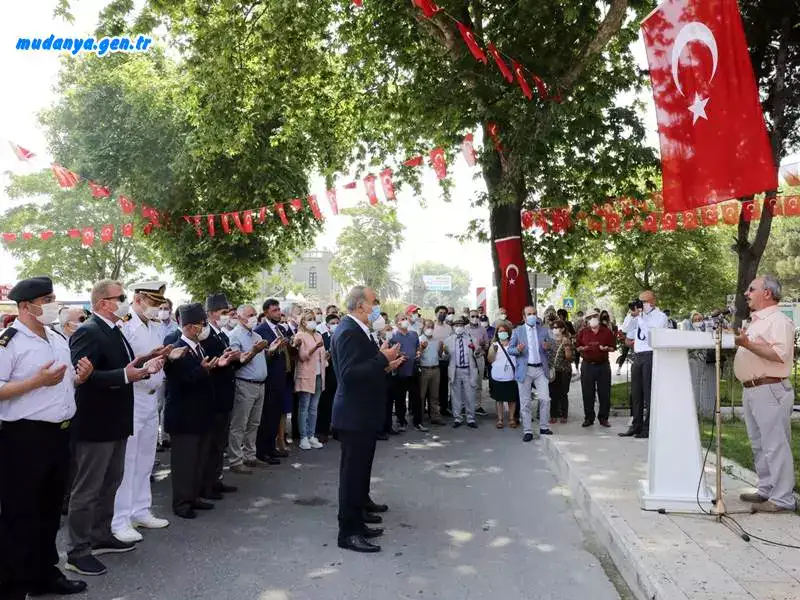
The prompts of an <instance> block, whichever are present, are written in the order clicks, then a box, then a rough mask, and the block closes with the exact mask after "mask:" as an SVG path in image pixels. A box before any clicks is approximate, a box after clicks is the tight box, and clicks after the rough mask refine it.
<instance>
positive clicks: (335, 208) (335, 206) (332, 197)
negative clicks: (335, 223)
mask: <svg viewBox="0 0 800 600" xmlns="http://www.w3.org/2000/svg"><path fill="white" fill-rule="evenodd" d="M325 195H326V196H328V204H330V205H331V212H333V214H334V215H338V214H339V203H338V202H337V201H336V190H326V191H325Z"/></svg>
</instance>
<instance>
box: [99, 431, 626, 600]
mask: <svg viewBox="0 0 800 600" xmlns="http://www.w3.org/2000/svg"><path fill="white" fill-rule="evenodd" d="M518 431H519V430H518ZM518 431H513V430H510V429H505V430H502V431H498V430H496V429H495V428H494V420H493V419H491V418H484V419H482V420H481V428H480V429H479V430H477V431H475V430H469V429H466V428H463V429H459V430H457V431H455V430H453V429H450V428H449V427H447V428H440V429H439V430H438V431H436V432H432V433H431V434H427V435H422V434H419V433H406V434H405V435H403V436H401V437H398V438H396V439H395V440H392V441H390V442H380V445H379V449H378V455H377V458H376V461H375V471H374V476H375V480H374V483H373V491H374V497H375V499H376V500H377V501H381V502H387V503H388V504H390V505H391V511H390V512H389V513H387V514H386V515H385V526H386V529H387V533H386V535H385V536H384V537H383V538H381V543H382V544H383V548H384V551H383V552H381V553H380V554H378V555H359V554H356V553H352V552H347V551H343V550H340V549H339V548H337V547H336V519H335V514H336V482H337V467H338V458H339V452H338V448H337V444H336V442H332V443H331V444H330V447H327V448H325V449H323V450H319V451H310V452H302V451H299V450H298V451H296V452H295V453H294V455H293V456H292V458H291V459H289V461H288V463H289V464H283V465H281V466H280V467H275V468H273V469H272V470H268V471H267V472H263V473H260V474H258V475H254V476H228V481H229V482H230V483H235V484H237V485H240V491H239V492H238V493H236V494H232V495H230V496H229V497H228V498H227V499H226V500H224V501H220V502H218V503H217V508H216V509H215V510H213V511H209V512H206V513H201V514H200V517H199V518H198V519H197V520H195V521H183V520H181V519H177V518H175V519H174V520H173V523H172V524H171V525H170V527H169V528H167V529H165V530H162V531H154V532H145V535H146V538H145V540H144V541H143V542H142V543H140V544H139V546H138V548H137V549H136V551H134V552H132V553H129V554H127V555H118V556H110V557H109V556H106V557H103V560H104V562H105V563H106V564H107V566H108V569H109V572H108V574H107V575H105V576H103V577H99V578H92V579H90V580H89V584H90V586H91V587H90V593H89V594H88V595H87V596H84V598H87V599H89V600H100V599H102V600H111V599H124V600H138V599H145V598H158V599H167V600H182V599H188V598H192V599H200V598H214V599H215V600H225V599H237V600H238V599H242V600H245V599H246V600H250V599H252V600H301V599H302V600H305V599H323V598H324V599H325V600H334V599H338V598H342V599H344V598H347V599H350V600H358V599H364V600H366V599H375V598H380V599H383V598H443V599H458V600H462V599H470V598H474V599H479V598H480V599H488V598H503V599H504V600H517V599H528V598H537V599H538V598H541V599H563V600H574V599H576V598H582V597H587V596H589V595H591V598H592V600H610V599H616V598H620V595H619V592H618V591H617V590H616V589H615V587H614V585H612V583H611V581H610V579H609V576H608V575H607V574H606V572H605V571H604V566H603V564H601V560H599V559H598V558H597V557H596V556H595V555H594V554H593V553H592V551H596V545H595V544H593V542H592V540H591V539H588V540H587V538H586V537H585V535H584V532H583V530H582V529H581V527H580V525H579V523H578V522H577V521H576V519H575V516H574V511H573V508H572V506H571V505H570V503H569V500H568V497H567V496H568V494H565V493H564V488H563V487H562V486H560V485H558V482H557V481H556V479H555V477H554V475H553V474H552V472H551V471H550V470H549V469H548V467H547V463H546V459H545V457H544V455H543V453H542V451H541V449H540V447H539V443H538V442H534V443H531V444H524V445H523V444H522V443H521V441H520V438H521V434H520V433H518ZM437 435H438V437H436V436H437ZM161 457H162V460H166V459H167V458H168V455H161ZM168 484H169V479H166V480H165V481H161V482H159V483H157V484H156V485H155V486H154V489H155V505H156V509H155V512H156V513H157V514H159V515H163V516H166V517H168V518H171V516H172V515H171V514H170V513H169V511H168V503H169V487H168ZM598 556H600V557H601V559H602V558H603V556H602V555H600V554H598ZM603 563H605V561H603ZM609 573H610V575H611V577H612V578H613V577H614V576H615V573H614V572H613V569H610V570H609ZM622 593H623V594H624V593H625V592H624V590H623V592H622Z"/></svg>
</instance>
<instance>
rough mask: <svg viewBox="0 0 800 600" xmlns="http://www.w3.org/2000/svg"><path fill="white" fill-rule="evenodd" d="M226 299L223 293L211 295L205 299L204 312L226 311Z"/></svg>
mask: <svg viewBox="0 0 800 600" xmlns="http://www.w3.org/2000/svg"><path fill="white" fill-rule="evenodd" d="M228 306H229V304H228V298H227V297H226V296H225V294H223V293H221V292H220V293H217V294H211V295H210V296H209V297H208V298H206V310H207V311H209V312H211V311H212V310H228Z"/></svg>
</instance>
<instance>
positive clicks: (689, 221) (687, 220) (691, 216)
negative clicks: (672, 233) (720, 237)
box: [682, 210, 697, 230]
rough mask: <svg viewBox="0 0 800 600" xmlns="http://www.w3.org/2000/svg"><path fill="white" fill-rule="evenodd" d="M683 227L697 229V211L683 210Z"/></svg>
mask: <svg viewBox="0 0 800 600" xmlns="http://www.w3.org/2000/svg"><path fill="white" fill-rule="evenodd" d="M682 214H683V228H684V229H688V230H691V229H697V211H695V210H685V211H683V213H682Z"/></svg>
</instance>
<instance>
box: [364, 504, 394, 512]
mask: <svg viewBox="0 0 800 600" xmlns="http://www.w3.org/2000/svg"><path fill="white" fill-rule="evenodd" d="M364 510H365V511H367V512H371V513H385V512H387V511H388V510H389V507H388V506H387V505H386V504H376V503H375V502H368V503H367V505H366V506H365V507H364Z"/></svg>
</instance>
